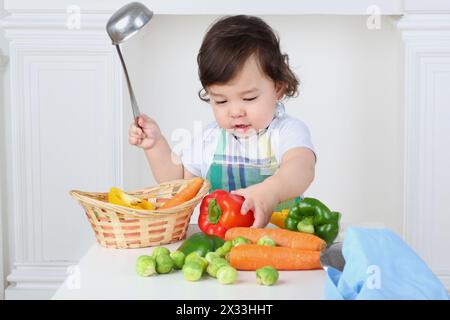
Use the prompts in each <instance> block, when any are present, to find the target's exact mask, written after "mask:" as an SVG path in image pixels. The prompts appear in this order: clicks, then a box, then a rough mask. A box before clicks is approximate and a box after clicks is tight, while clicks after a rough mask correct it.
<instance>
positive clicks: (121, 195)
mask: <svg viewBox="0 0 450 320" xmlns="http://www.w3.org/2000/svg"><path fill="white" fill-rule="evenodd" d="M108 201H109V202H110V203H113V204H118V205H120V206H124V207H128V208H133V209H139V210H155V206H154V205H153V204H152V203H151V202H148V201H147V200H145V199H140V198H137V197H133V196H132V195H129V194H127V193H125V192H123V191H122V190H120V189H119V188H115V187H112V188H111V189H110V190H109V193H108Z"/></svg>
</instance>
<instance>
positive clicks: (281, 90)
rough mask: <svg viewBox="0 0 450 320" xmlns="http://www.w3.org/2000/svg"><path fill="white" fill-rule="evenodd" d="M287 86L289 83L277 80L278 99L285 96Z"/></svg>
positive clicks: (276, 91)
mask: <svg viewBox="0 0 450 320" xmlns="http://www.w3.org/2000/svg"><path fill="white" fill-rule="evenodd" d="M286 87H287V85H286V83H284V82H275V93H276V95H277V99H278V100H281V99H282V98H283V97H284V93H285V92H286Z"/></svg>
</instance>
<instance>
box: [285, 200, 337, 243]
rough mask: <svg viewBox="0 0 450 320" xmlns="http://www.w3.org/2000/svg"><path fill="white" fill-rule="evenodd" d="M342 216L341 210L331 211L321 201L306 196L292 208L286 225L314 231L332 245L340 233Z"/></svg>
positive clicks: (294, 229)
mask: <svg viewBox="0 0 450 320" xmlns="http://www.w3.org/2000/svg"><path fill="white" fill-rule="evenodd" d="M340 217H341V214H340V213H339V212H335V211H331V210H330V209H328V207H327V206H326V205H325V204H323V203H322V202H321V201H319V200H317V199H314V198H304V199H303V200H299V201H297V203H295V204H294V205H293V206H292V207H291V208H290V210H289V213H288V215H287V217H286V220H285V221H284V227H285V229H288V230H293V231H300V232H307V233H313V234H315V235H316V236H318V237H319V238H321V239H323V240H324V241H325V242H326V243H327V245H330V244H332V243H333V241H334V240H335V239H336V237H337V235H338V233H339V220H340Z"/></svg>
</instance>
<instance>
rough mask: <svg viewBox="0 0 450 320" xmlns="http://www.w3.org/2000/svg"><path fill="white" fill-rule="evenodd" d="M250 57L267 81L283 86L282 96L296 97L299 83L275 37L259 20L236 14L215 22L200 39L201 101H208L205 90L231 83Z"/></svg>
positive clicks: (269, 28) (277, 38)
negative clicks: (256, 63) (255, 61)
mask: <svg viewBox="0 0 450 320" xmlns="http://www.w3.org/2000/svg"><path fill="white" fill-rule="evenodd" d="M252 54H255V55H256V58H257V60H258V62H259V65H260V67H261V69H262V71H263V72H264V73H265V74H266V75H267V76H268V77H269V78H271V79H272V80H273V81H274V82H275V83H281V84H283V85H284V86H285V91H284V95H285V96H287V97H293V96H296V95H297V88H298V84H299V82H298V80H297V78H296V76H295V74H294V73H293V72H292V71H291V69H290V68H289V57H288V55H287V54H282V53H281V50H280V40H279V37H278V36H277V34H276V33H275V32H274V31H273V30H272V28H271V27H270V26H269V25H267V24H266V23H265V22H264V21H263V20H262V19H260V18H258V17H254V16H247V15H237V16H227V17H223V18H221V19H219V20H218V21H216V22H215V23H214V24H213V25H212V26H211V27H210V29H209V30H208V32H207V33H206V34H205V37H204V38H203V42H202V45H201V47H200V51H199V53H198V55H197V63H198V75H199V78H200V82H201V84H202V86H203V88H202V89H201V90H200V91H199V92H198V95H199V97H200V99H202V100H203V101H206V102H208V101H209V99H208V98H207V96H208V94H207V91H206V89H207V87H208V86H209V85H212V84H223V83H226V82H228V81H229V80H231V79H232V78H233V77H234V76H235V75H236V73H237V71H238V70H239V69H240V68H241V67H242V66H243V65H244V63H245V62H246V60H247V59H248V58H249V57H250V56H251V55H252Z"/></svg>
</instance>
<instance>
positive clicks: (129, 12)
mask: <svg viewBox="0 0 450 320" xmlns="http://www.w3.org/2000/svg"><path fill="white" fill-rule="evenodd" d="M152 17H153V12H152V11H151V10H149V9H148V8H147V7H146V6H144V5H143V4H142V3H139V2H131V3H129V4H127V5H125V6H123V7H122V8H120V9H119V10H117V11H116V12H114V13H113V15H112V16H111V17H110V18H109V20H108V23H107V24H106V32H107V33H108V35H109V37H110V38H111V40H112V43H113V45H115V46H116V49H117V53H118V54H119V58H120V62H121V63H122V67H123V71H124V73H125V78H126V79H127V85H128V91H129V93H130V99H131V107H132V109H133V116H134V120H135V122H136V125H138V123H137V118H138V117H139V116H140V114H141V112H140V111H139V107H138V105H137V102H136V98H135V96H134V92H133V88H132V87H131V82H130V77H129V76H128V71H127V67H126V66H125V62H124V60H123V57H122V52H121V51H120V46H119V44H121V43H123V42H124V41H126V40H128V39H130V38H131V37H132V36H134V35H135V34H136V33H137V32H138V31H139V30H141V29H142V28H143V27H144V26H145V25H146V24H147V23H148V22H149V21H150V20H151V18H152ZM138 126H139V125H138Z"/></svg>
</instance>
